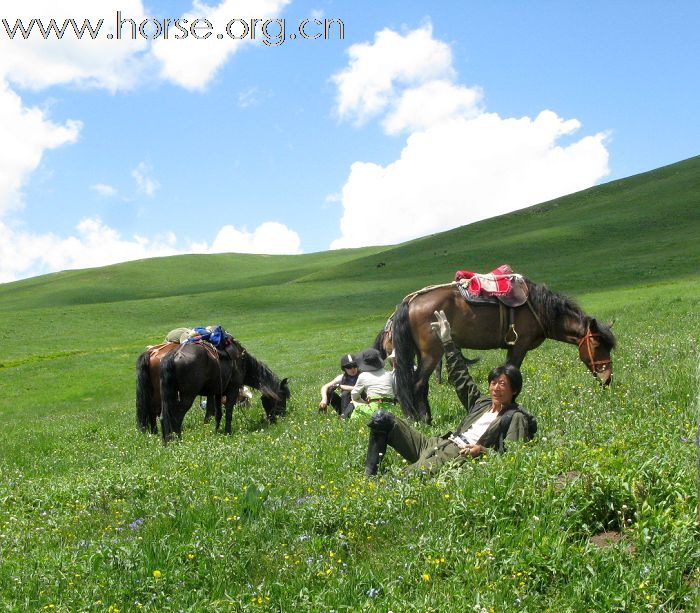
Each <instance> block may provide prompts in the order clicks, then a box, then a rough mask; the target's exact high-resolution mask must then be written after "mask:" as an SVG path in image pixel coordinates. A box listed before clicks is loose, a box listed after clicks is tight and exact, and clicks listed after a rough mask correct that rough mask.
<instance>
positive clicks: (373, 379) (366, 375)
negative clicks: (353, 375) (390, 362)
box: [350, 369, 396, 402]
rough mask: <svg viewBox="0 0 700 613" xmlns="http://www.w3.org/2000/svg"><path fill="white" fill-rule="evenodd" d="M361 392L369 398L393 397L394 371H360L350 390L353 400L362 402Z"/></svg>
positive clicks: (394, 394)
mask: <svg viewBox="0 0 700 613" xmlns="http://www.w3.org/2000/svg"><path fill="white" fill-rule="evenodd" d="M362 392H365V393H366V394H367V398H370V399H371V398H379V397H381V398H395V397H396V392H395V384H394V371H393V370H384V369H381V370H370V371H369V372H363V373H360V376H359V377H358V378H357V383H355V387H353V388H352V392H350V396H351V397H352V400H353V402H362Z"/></svg>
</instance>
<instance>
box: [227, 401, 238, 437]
mask: <svg viewBox="0 0 700 613" xmlns="http://www.w3.org/2000/svg"><path fill="white" fill-rule="evenodd" d="M235 402H236V394H226V404H225V405H224V406H225V408H226V427H225V429H224V432H225V433H226V434H231V420H232V419H233V404H234V403H235Z"/></svg>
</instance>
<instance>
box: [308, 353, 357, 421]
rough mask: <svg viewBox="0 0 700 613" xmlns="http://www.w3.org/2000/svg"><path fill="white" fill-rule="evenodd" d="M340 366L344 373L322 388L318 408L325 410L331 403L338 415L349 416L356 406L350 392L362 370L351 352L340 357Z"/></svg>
mask: <svg viewBox="0 0 700 613" xmlns="http://www.w3.org/2000/svg"><path fill="white" fill-rule="evenodd" d="M340 368H341V370H342V371H343V372H342V374H340V375H338V376H337V377H336V378H335V379H333V380H332V381H329V382H328V383H326V384H325V385H324V386H323V387H322V388H321V402H320V403H319V404H318V410H319V411H325V410H326V409H327V408H328V405H329V404H330V405H331V406H332V407H333V408H334V409H335V412H336V413H338V415H340V416H341V417H347V416H348V415H350V414H351V413H352V410H353V408H354V407H353V404H352V400H351V398H350V392H351V390H352V388H353V387H354V386H355V382H356V381H357V377H358V375H359V374H360V370H359V368H358V367H357V362H355V358H353V356H352V355H351V354H349V353H348V354H346V355H344V356H343V357H342V358H340Z"/></svg>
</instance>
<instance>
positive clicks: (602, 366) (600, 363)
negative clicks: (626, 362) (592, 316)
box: [578, 326, 612, 375]
mask: <svg viewBox="0 0 700 613" xmlns="http://www.w3.org/2000/svg"><path fill="white" fill-rule="evenodd" d="M597 336H601V334H600V332H591V328H590V326H589V327H588V330H587V331H586V333H585V334H584V335H583V336H582V337H581V338H580V339H578V346H579V349H580V348H581V346H582V345H583V344H584V343H585V345H586V352H587V353H588V362H587V363H586V366H588V369H589V370H590V371H591V372H592V373H593V374H594V375H595V374H598V373H601V372H605V371H606V370H608V368H610V364H611V363H612V359H611V358H604V359H602V360H596V359H595V358H594V357H593V339H594V338H595V337H597Z"/></svg>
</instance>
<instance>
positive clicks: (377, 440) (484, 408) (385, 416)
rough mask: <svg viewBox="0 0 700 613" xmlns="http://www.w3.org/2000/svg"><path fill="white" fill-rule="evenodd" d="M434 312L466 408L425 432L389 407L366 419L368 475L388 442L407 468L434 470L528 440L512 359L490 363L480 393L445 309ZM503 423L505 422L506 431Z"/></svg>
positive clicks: (519, 377) (452, 378)
mask: <svg viewBox="0 0 700 613" xmlns="http://www.w3.org/2000/svg"><path fill="white" fill-rule="evenodd" d="M435 317H436V318H437V321H435V322H433V323H431V326H432V328H433V330H435V332H436V333H437V335H438V336H439V337H440V340H441V341H442V343H443V345H444V347H445V358H446V362H447V372H448V375H449V380H450V383H451V384H452V385H453V386H454V388H455V390H456V392H457V396H458V397H459V400H460V402H461V403H462V404H463V405H464V408H465V409H466V410H467V414H466V416H465V417H464V419H462V421H461V423H460V424H459V426H457V428H456V429H455V431H454V432H451V433H449V434H447V435H445V436H440V437H427V436H425V435H424V434H422V433H421V432H419V431H418V430H416V429H415V428H413V427H411V426H410V425H409V424H408V422H406V421H405V420H403V419H401V418H400V417H396V416H395V415H393V414H392V413H390V412H388V411H382V410H379V411H376V412H375V413H374V414H373V415H372V418H371V419H370V421H369V423H368V424H367V425H368V427H369V429H370V437H369V446H368V449H367V460H366V463H365V475H367V476H371V475H375V474H376V473H377V468H378V466H379V463H380V462H381V459H382V457H383V456H384V454H385V452H386V448H387V445H389V446H391V447H393V448H394V449H395V450H396V451H397V452H398V453H399V454H400V455H401V456H403V457H404V458H405V459H406V460H408V461H409V462H411V464H410V465H409V466H408V468H407V470H409V471H411V470H418V471H421V472H424V473H426V474H432V473H434V472H436V471H437V470H439V469H440V468H441V467H442V466H444V465H445V464H446V463H448V462H457V463H462V462H464V461H465V459H466V458H467V457H472V458H476V457H477V456H479V455H481V454H482V453H484V452H485V451H486V450H487V449H495V450H498V451H503V450H504V448H505V447H504V440H505V441H526V440H529V439H530V438H531V435H532V434H533V433H531V432H529V429H528V419H527V416H526V415H525V413H523V412H522V411H521V410H520V406H519V405H518V404H516V403H515V399H516V398H517V396H518V394H519V393H520V390H521V389H522V383H523V379H522V375H521V374H520V370H519V369H518V368H517V367H516V366H513V365H512V364H504V365H503V366H498V367H496V368H494V369H493V370H491V372H490V373H489V376H488V381H489V394H488V395H486V394H482V393H480V392H479V388H478V387H477V386H476V384H475V383H474V380H473V379H472V378H471V375H470V374H469V370H468V368H467V363H466V360H465V359H464V356H463V355H462V353H461V351H459V349H457V347H456V346H455V344H454V343H453V341H452V336H451V331H450V324H449V322H448V321H447V317H446V316H445V313H444V311H439V312H438V311H436V312H435ZM506 415H507V418H506V417H505V416H506ZM504 426H505V427H507V430H506V432H505V435H504V434H503V432H502V431H503V430H504Z"/></svg>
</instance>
